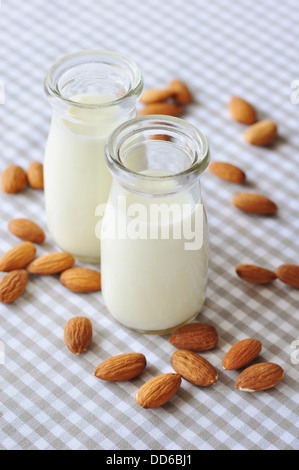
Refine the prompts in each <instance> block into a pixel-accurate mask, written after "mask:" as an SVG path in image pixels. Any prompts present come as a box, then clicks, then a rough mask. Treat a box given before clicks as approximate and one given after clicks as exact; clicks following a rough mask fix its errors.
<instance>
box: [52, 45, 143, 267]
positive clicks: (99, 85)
mask: <svg viewBox="0 0 299 470" xmlns="http://www.w3.org/2000/svg"><path fill="white" fill-rule="evenodd" d="M142 87H143V82H142V77H141V73H140V70H139V69H138V67H137V66H136V65H135V64H134V63H133V62H132V61H131V60H129V59H127V58H126V57H123V56H121V55H119V54H117V53H114V52H110V51H83V52H79V53H75V54H72V55H69V56H67V57H64V58H62V59H61V60H60V61H58V62H57V63H55V64H54V65H53V67H52V68H51V69H50V70H49V72H48V74H47V76H46V80H45V90H46V93H47V96H48V98H49V100H50V102H51V104H52V106H53V115H52V123H51V128H50V132H49V137H48V141H47V145H46V150H45V161H44V180H45V205H46V215H47V224H48V228H49V231H50V233H51V234H52V236H53V238H54V241H55V242H56V244H57V245H58V246H59V247H60V248H61V249H62V250H64V251H66V252H68V253H71V254H72V255H74V256H75V257H76V258H78V259H80V260H82V261H86V262H95V263H97V262H99V260H100V252H101V242H100V239H99V238H97V237H96V234H95V228H96V224H97V221H98V218H97V217H96V215H95V213H96V208H97V206H98V205H100V204H103V203H106V202H107V200H108V196H109V192H110V187H111V182H112V177H111V175H110V173H109V171H108V169H107V166H106V164H105V161H104V147H105V143H106V140H107V137H108V135H109V134H110V133H111V132H112V131H113V130H114V129H115V128H116V127H117V126H118V125H120V124H121V123H122V122H126V121H128V120H129V119H131V118H133V117H135V116H136V102H137V99H138V98H139V96H140V94H141V92H142Z"/></svg>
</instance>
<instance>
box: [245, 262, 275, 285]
mask: <svg viewBox="0 0 299 470" xmlns="http://www.w3.org/2000/svg"><path fill="white" fill-rule="evenodd" d="M236 273H237V275H238V276H239V277H240V278H241V279H243V280H244V281H246V282H251V283H252V284H268V283H269V282H272V281H274V280H275V279H277V276H276V274H275V272H274V271H271V270H270V269H266V268H262V267H260V266H254V265H252V264H239V265H238V266H236Z"/></svg>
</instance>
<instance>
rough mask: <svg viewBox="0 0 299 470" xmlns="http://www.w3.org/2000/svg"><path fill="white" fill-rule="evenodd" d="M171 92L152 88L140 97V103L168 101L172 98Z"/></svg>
mask: <svg viewBox="0 0 299 470" xmlns="http://www.w3.org/2000/svg"><path fill="white" fill-rule="evenodd" d="M173 94H174V93H173V91H171V90H163V89H158V88H152V89H150V90H146V91H145V92H144V93H143V94H142V95H141V97H140V101H141V103H144V104H151V103H161V102H162V101H166V100H168V98H171V97H172V96H173Z"/></svg>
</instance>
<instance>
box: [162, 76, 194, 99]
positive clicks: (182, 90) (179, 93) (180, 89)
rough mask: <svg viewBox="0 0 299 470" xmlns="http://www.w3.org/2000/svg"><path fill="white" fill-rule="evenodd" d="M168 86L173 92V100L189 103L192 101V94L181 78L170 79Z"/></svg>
mask: <svg viewBox="0 0 299 470" xmlns="http://www.w3.org/2000/svg"><path fill="white" fill-rule="evenodd" d="M168 88H169V90H170V91H172V92H173V93H174V97H175V100H176V101H177V102H178V103H179V104H190V103H191V102H192V94H191V92H190V90H189V88H188V87H187V85H186V84H185V83H184V82H182V81H181V80H177V79H174V80H172V81H171V82H170V83H169V85H168Z"/></svg>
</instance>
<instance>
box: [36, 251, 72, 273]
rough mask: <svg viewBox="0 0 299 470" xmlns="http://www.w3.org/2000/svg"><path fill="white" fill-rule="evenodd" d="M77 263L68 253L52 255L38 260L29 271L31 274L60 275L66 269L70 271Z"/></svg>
mask: <svg viewBox="0 0 299 470" xmlns="http://www.w3.org/2000/svg"><path fill="white" fill-rule="evenodd" d="M74 263H75V259H74V258H73V256H72V255H69V254H68V253H63V252H62V253H51V254H49V255H45V256H41V257H40V258H36V259H35V260H34V261H33V262H32V263H31V264H29V266H28V268H27V269H28V271H29V272H30V273H31V274H40V275H51V274H59V273H61V272H62V271H65V270H66V269H69V268H71V267H72V266H73V264H74Z"/></svg>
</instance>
